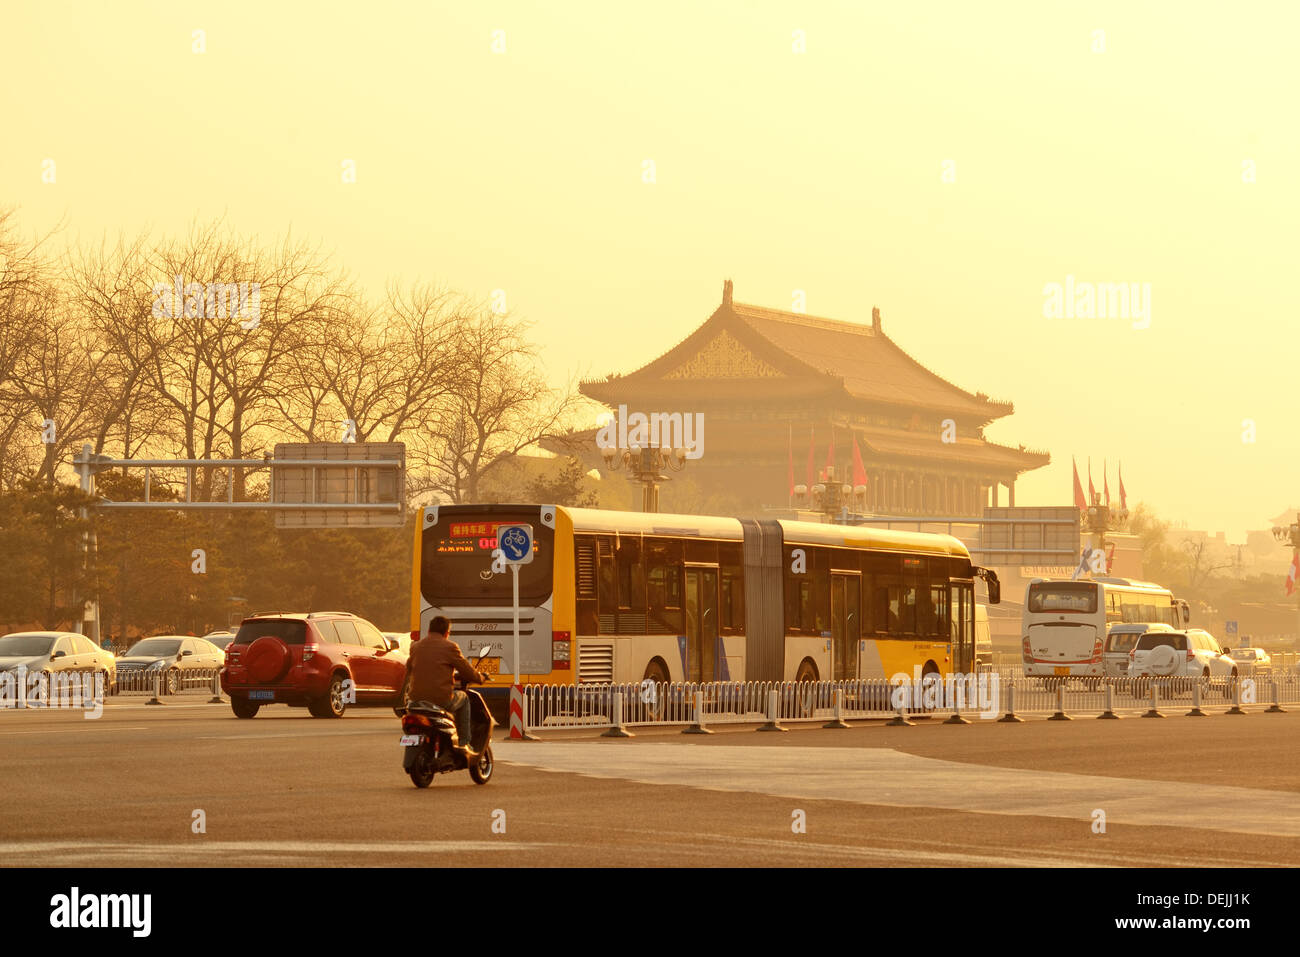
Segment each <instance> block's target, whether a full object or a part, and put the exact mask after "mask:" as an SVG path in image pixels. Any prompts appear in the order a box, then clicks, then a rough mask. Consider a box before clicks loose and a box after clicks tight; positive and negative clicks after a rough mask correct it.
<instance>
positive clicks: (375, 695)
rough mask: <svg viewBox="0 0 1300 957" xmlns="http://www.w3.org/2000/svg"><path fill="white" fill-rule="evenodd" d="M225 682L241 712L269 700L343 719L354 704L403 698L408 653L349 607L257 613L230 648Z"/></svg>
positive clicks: (251, 712)
mask: <svg viewBox="0 0 1300 957" xmlns="http://www.w3.org/2000/svg"><path fill="white" fill-rule="evenodd" d="M221 688H222V690H223V691H225V692H226V694H228V695H230V706H231V708H233V709H234V712H235V714H236V716H238V717H240V718H251V717H253V716H254V715H256V714H257V711H258V709H259V708H261V707H262V705H264V704H271V703H272V702H279V703H281V704H288V705H294V706H296V707H302V706H303V705H306V706H307V709H308V710H309V711H311V713H312V715H313V716H314V717H317V718H339V717H342V716H343V712H344V711H345V710H347V706H348V705H349V704H353V703H356V704H385V705H392V706H393V707H398V706H400V705H402V704H403V703H404V700H405V698H406V655H405V654H404V653H403V652H401V651H400V650H398V648H397V643H396V642H395V641H393V640H392V639H391V638H386V637H385V636H384V635H383V634H382V633H381V632H380V631H379V629H378V628H376V627H375V626H374V625H372V624H371V623H370V622H368V621H366V620H365V619H364V618H358V617H357V616H356V615H350V614H348V613H347V612H341V611H318V612H312V613H311V614H305V615H304V614H273V615H254V616H253V617H252V618H245V619H244V620H243V622H242V623H241V624H240V626H239V633H238V634H237V635H235V640H234V641H232V642H231V643H230V645H229V646H228V647H227V648H226V666H225V667H224V668H222V669H221Z"/></svg>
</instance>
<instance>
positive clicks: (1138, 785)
mask: <svg viewBox="0 0 1300 957" xmlns="http://www.w3.org/2000/svg"><path fill="white" fill-rule="evenodd" d="M1298 733H1300V712H1297V711H1293V712H1292V713H1288V714H1264V713H1262V708H1255V709H1253V712H1252V713H1250V714H1247V715H1245V716H1226V715H1216V716H1213V717H1208V718H1186V717H1182V716H1181V715H1179V716H1175V717H1170V718H1167V719H1165V720H1144V719H1140V718H1126V719H1124V720H1120V721H1099V720H1096V719H1093V718H1078V719H1076V720H1074V721H1070V722H1047V721H1045V720H1035V719H1030V720H1028V721H1026V722H1025V723H1024V724H1019V725H1012V724H999V723H996V722H990V721H976V722H974V723H973V724H970V725H967V726H953V725H944V724H941V723H939V722H938V721H919V722H918V723H917V724H916V726H915V727H911V728H890V727H886V726H884V725H883V723H882V722H879V721H872V722H861V723H858V724H855V727H853V728H851V729H849V730H822V729H820V728H807V727H805V728H795V729H794V730H792V731H790V732H788V733H785V734H760V733H757V732H755V731H754V730H753V729H752V728H727V729H720V730H719V731H718V732H717V733H715V734H713V735H711V736H707V737H706V736H689V735H681V734H680V733H677V732H676V731H675V730H673V731H668V730H662V731H661V730H655V731H643V732H641V733H640V734H638V736H637V737H636V738H635V739H633V740H613V739H606V738H600V737H598V736H597V733H596V732H594V731H584V732H562V733H554V734H550V735H548V736H547V737H548V740H546V741H542V742H510V741H505V740H500V739H499V740H498V742H497V744H496V746H495V753H496V756H497V768H496V773H495V775H494V777H493V779H492V781H491V782H490V783H489V784H487V785H486V786H483V787H479V786H476V785H474V784H473V783H472V782H471V781H470V779H469V776H468V774H466V773H465V772H458V773H454V774H450V775H441V776H439V777H438V778H437V780H436V781H435V783H434V784H433V786H432V787H431V788H429V789H428V790H417V789H416V788H415V787H413V786H412V785H411V783H410V781H409V779H408V778H407V777H406V776H405V774H404V773H403V772H402V769H401V748H400V746H399V745H398V742H397V739H398V736H399V735H400V727H399V725H398V722H397V720H396V719H395V718H394V717H393V714H392V711H391V710H390V709H354V710H352V711H350V712H349V713H348V714H347V715H346V716H345V717H344V718H343V719H341V720H338V721H330V720H322V719H313V718H311V717H309V716H308V715H307V713H306V712H305V711H304V710H299V709H289V708H286V707H279V706H277V707H272V708H269V709H267V710H265V711H263V713H262V714H260V715H259V716H258V717H257V718H255V719H253V720H251V721H240V720H238V719H236V718H234V717H233V715H232V714H231V712H230V709H229V707H228V706H219V705H205V704H199V703H195V704H176V703H173V704H168V705H165V706H163V707H146V706H144V705H143V703H141V702H139V701H138V700H130V699H126V700H123V699H115V700H112V701H111V702H110V703H109V704H108V706H107V707H106V708H105V709H104V714H103V716H102V717H101V718H99V719H98V720H86V719H85V718H84V717H83V715H82V713H81V712H78V711H45V712H42V711H13V710H8V711H3V712H0V780H3V781H4V782H5V788H4V794H3V797H2V798H0V861H3V862H4V863H5V864H8V865H18V864H22V865H34V866H42V865H62V866H95V865H119V866H121V865H125V866H131V865H150V866H157V865H168V866H182V867H201V866H208V865H223V866H231V865H252V866H279V865H334V866H354V865H355V866H373V865H385V864H398V865H422V864H428V865H435V866H446V865H447V864H448V862H449V861H450V860H452V859H454V860H455V861H456V862H457V863H460V864H472V865H486V866H492V865H531V866H552V865H617V866H670V865H694V866H714V865H733V866H771V865H821V866H841V865H850V866H863V865H867V866H888V865H905V866H987V865H1022V864H1023V865H1038V866H1054V865H1076V866H1103V867H1105V866H1131V865H1139V866H1295V865H1297V864H1300V794H1298V793H1297V792H1300V757H1297V749H1296V747H1295V741H1296V740H1297V734H1298ZM1098 811H1101V812H1104V814H1105V832H1104V833H1094V827H1095V821H1096V820H1097V813H1096V812H1098ZM196 812H202V819H203V823H204V826H205V830H204V831H203V833H195V830H194V822H195V820H196ZM799 821H802V822H803V823H804V826H805V830H804V831H803V832H802V833H797V832H796V830H795V829H794V827H793V826H792V825H795V824H796V823H797V822H799Z"/></svg>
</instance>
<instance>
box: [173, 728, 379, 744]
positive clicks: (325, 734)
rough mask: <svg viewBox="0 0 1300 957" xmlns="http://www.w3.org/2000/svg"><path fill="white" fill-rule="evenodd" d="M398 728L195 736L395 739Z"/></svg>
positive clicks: (225, 738) (202, 737)
mask: <svg viewBox="0 0 1300 957" xmlns="http://www.w3.org/2000/svg"><path fill="white" fill-rule="evenodd" d="M400 730H401V729H400V728H398V727H396V726H394V727H392V728H384V729H383V730H381V729H379V728H370V729H368V730H365V731H271V732H268V733H266V734H262V733H260V732H257V731H250V732H249V733H247V734H198V735H195V738H196V739H197V740H199V741H261V740H262V739H264V738H340V737H342V738H346V737H348V736H349V735H357V734H374V735H378V734H385V735H387V734H392V735H393V740H394V741H396V740H397V739H398V738H400V737H401V736H402V735H401V734H400V733H399V732H400ZM394 747H396V745H394Z"/></svg>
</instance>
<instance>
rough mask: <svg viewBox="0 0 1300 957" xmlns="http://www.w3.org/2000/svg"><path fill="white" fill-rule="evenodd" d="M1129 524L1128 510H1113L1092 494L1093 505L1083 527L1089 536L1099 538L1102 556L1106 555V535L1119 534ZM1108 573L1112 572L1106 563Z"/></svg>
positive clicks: (1088, 510) (1085, 517)
mask: <svg viewBox="0 0 1300 957" xmlns="http://www.w3.org/2000/svg"><path fill="white" fill-rule="evenodd" d="M1127 524H1128V509H1126V508H1123V507H1121V508H1118V509H1111V507H1110V506H1109V505H1103V504H1102V501H1101V496H1100V495H1099V494H1098V493H1096V492H1093V493H1092V504H1091V505H1089V506H1088V509H1087V511H1085V512H1084V514H1083V525H1084V528H1085V529H1087V531H1088V534H1089V535H1095V536H1097V542H1098V544H1097V547H1098V548H1100V549H1101V553H1102V555H1105V554H1106V533H1107V532H1108V531H1109V532H1117V531H1119V530H1120V529H1121V528H1123V527H1124V526H1125V525H1127ZM1106 571H1107V573H1109V572H1110V563H1109V562H1107V563H1106Z"/></svg>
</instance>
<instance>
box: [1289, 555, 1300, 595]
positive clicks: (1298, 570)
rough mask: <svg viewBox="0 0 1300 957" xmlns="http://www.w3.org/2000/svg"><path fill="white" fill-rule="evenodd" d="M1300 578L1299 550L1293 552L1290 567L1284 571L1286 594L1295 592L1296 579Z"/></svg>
mask: <svg viewBox="0 0 1300 957" xmlns="http://www.w3.org/2000/svg"><path fill="white" fill-rule="evenodd" d="M1297 578H1300V551H1298V552H1296V553H1295V558H1293V559H1291V568H1290V570H1289V571H1288V572H1287V573H1286V593H1287V594H1288V595H1290V594H1293V593H1294V592H1295V583H1296V579H1297Z"/></svg>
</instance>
